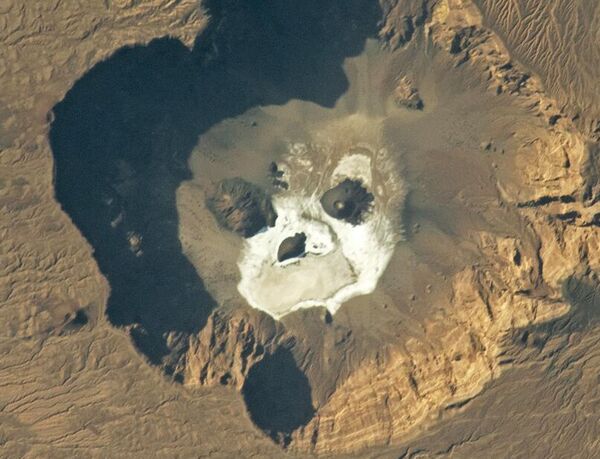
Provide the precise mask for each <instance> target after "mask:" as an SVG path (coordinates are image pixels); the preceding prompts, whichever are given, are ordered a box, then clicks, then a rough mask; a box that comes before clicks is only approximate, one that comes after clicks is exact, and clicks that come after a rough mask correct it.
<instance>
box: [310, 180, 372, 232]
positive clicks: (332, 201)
mask: <svg viewBox="0 0 600 459" xmlns="http://www.w3.org/2000/svg"><path fill="white" fill-rule="evenodd" d="M372 203H373V195H372V194H371V193H369V192H368V191H367V190H366V188H365V187H364V186H363V185H362V183H361V182H360V181H358V180H351V179H345V180H344V181H343V182H341V183H339V184H338V185H336V186H335V187H333V188H331V189H330V190H327V191H326V192H325V193H324V194H323V197H322V198H321V205H322V206H323V209H324V210H325V212H327V214H328V215H329V216H331V217H333V218H337V219H338V220H345V221H347V222H348V223H351V224H353V225H359V224H360V223H362V222H363V220H364V217H365V214H366V213H367V212H368V211H369V209H370V208H371V205H372Z"/></svg>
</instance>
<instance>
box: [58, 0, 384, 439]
mask: <svg viewBox="0 0 600 459" xmlns="http://www.w3.org/2000/svg"><path fill="white" fill-rule="evenodd" d="M204 6H205V8H206V11H207V12H208V13H209V15H210V16H211V22H210V24H209V25H208V27H207V28H206V30H205V31H204V32H203V33H202V34H201V35H200V36H199V37H198V39H197V41H196V44H195V46H194V48H193V49H192V50H189V49H188V48H186V47H185V46H184V45H183V44H182V43H181V42H179V41H177V40H174V39H170V38H162V39H157V40H154V41H152V42H150V43H149V44H148V45H145V46H133V47H126V48H123V49H120V50H118V51H117V52H116V53H114V55H112V56H111V57H110V58H109V59H107V60H106V61H104V62H101V63H99V64H97V65H96V66H94V67H93V68H92V69H91V70H90V71H89V72H87V73H86V74H85V75H84V76H83V77H82V78H81V79H80V80H79V81H77V82H76V83H75V84H74V86H73V87H72V88H71V90H70V91H69V92H68V93H67V94H66V96H65V97H64V99H63V100H62V101H61V102H60V103H58V104H57V105H56V106H55V107H54V108H53V113H54V119H53V122H52V124H51V129H50V142H51V146H52V150H53V154H54V159H55V188H56V198H57V199H58V201H59V202H60V203H61V205H62V207H63V209H64V210H65V212H67V213H68V214H69V216H70V217H71V218H72V220H73V222H74V223H75V225H76V226H77V227H78V228H79V230H80V231H81V232H82V234H83V235H84V236H85V238H86V239H87V240H88V241H89V243H90V244H91V245H92V247H93V250H94V256H95V258H96V260H97V263H98V266H99V268H100V270H101V271H102V273H103V275H104V276H105V277H106V278H107V280H108V282H109V284H110V288H111V294H110V297H109V299H108V305H107V311H106V313H107V316H108V319H109V320H110V322H111V323H112V324H114V325H115V326H120V327H127V328H128V330H129V331H130V333H131V336H132V339H133V340H134V342H135V343H136V345H137V347H138V348H139V350H140V351H141V352H142V353H144V354H145V355H146V356H147V357H148V358H149V360H150V361H151V362H152V363H154V364H159V365H162V367H163V368H164V370H165V371H166V372H167V373H170V374H172V373H174V374H175V375H176V376H179V375H180V374H181V372H182V365H185V361H184V355H185V351H186V349H187V347H188V343H187V337H188V336H190V335H191V334H196V333H198V332H199V331H200V330H202V328H203V327H204V325H205V324H206V321H207V318H208V316H209V315H210V314H211V311H212V310H214V309H215V308H216V307H217V304H216V302H215V300H214V299H213V298H212V297H211V295H210V294H209V293H208V292H207V290H206V288H205V286H204V284H203V281H202V279H201V277H200V276H199V274H198V273H197V271H196V269H195V268H194V266H193V265H192V264H191V263H190V261H189V260H188V259H187V258H186V256H185V255H184V254H183V252H182V246H181V243H180V240H179V236H178V227H179V215H178V212H177V207H176V191H177V189H178V187H179V186H180V184H181V183H182V182H183V181H185V180H189V179H191V172H190V170H189V168H188V164H187V163H188V159H189V156H190V153H191V151H192V149H193V148H194V146H195V145H196V144H197V142H198V137H199V136H200V135H202V134H203V133H204V132H205V131H206V130H207V129H209V128H210V127H211V126H213V125H215V124H216V123H219V122H220V121H221V120H224V119H226V118H230V117H234V116H237V115H239V114H241V113H244V112H245V111H247V110H249V109H250V108H252V107H255V106H260V105H268V104H283V103H285V102H287V101H289V100H290V99H303V100H307V101H311V102H314V103H316V104H320V105H322V106H327V107H330V106H332V105H333V104H334V103H335V102H336V101H337V99H338V98H339V97H340V96H341V95H342V94H343V93H344V92H345V91H346V90H347V88H348V81H347V79H346V76H345V74H344V72H343V69H342V63H343V61H344V59H345V58H347V57H349V56H354V55H357V54H358V53H360V52H361V50H362V49H363V46H364V43H365V40H366V39H367V38H368V37H370V36H373V35H374V34H375V30H376V23H377V21H378V20H379V18H380V14H381V13H380V11H379V7H378V5H377V4H376V2H371V1H367V0H353V1H346V0H343V1H342V0H334V1H331V0H330V1H286V2H277V1H267V2H262V1H257V0H256V1H225V2H221V1H208V2H206V3H205V5H204ZM282 352H283V351H282ZM269 362H270V363H269ZM284 367H285V368H284ZM276 369H283V370H285V371H284V374H283V376H282V378H284V379H285V378H287V379H286V380H289V381H291V382H292V383H293V384H295V385H296V386H297V387H296V386H294V387H296V390H294V389H292V391H291V392H289V394H287V395H286V394H285V393H283V391H282V393H281V394H280V395H281V397H283V399H282V403H284V405H282V406H284V408H285V409H282V411H280V412H278V413H279V414H277V415H276V416H274V417H271V416H269V417H270V420H269V421H268V422H267V420H264V421H263V419H265V418H264V417H262V416H264V413H265V412H264V406H263V405H262V402H263V401H265V403H267V402H268V401H269V400H268V399H266V398H265V397H266V396H267V394H264V392H261V389H260V384H259V385H257V384H255V383H254V382H253V381H263V380H265V381H268V380H269V379H270V377H269V375H270V374H271V372H272V371H275V370H276ZM277 377H278V376H277ZM302 378H304V379H302ZM255 391H258V392H256V393H254V392H255ZM244 394H245V398H246V400H247V401H248V408H249V411H250V412H251V416H252V418H253V419H255V421H256V422H257V424H258V425H259V426H261V427H262V428H263V429H265V430H266V431H268V432H271V433H273V432H283V433H289V432H291V431H292V430H293V429H295V428H297V427H298V426H300V425H302V424H303V423H305V422H307V421H308V420H309V419H310V417H311V416H312V405H311V403H310V390H309V388H308V383H307V382H306V378H305V377H304V376H303V375H302V373H301V372H300V370H298V369H297V367H296V366H295V363H294V359H293V358H292V357H291V354H289V355H287V354H285V355H284V354H278V353H275V354H273V356H272V357H271V358H270V359H269V360H265V361H264V363H261V365H260V367H257V368H256V369H253V370H251V375H250V376H249V382H248V384H247V385H246V386H245V387H244ZM286 397H287V398H286ZM270 400H271V401H272V402H273V403H275V402H277V403H279V401H276V400H274V399H270ZM267 404H268V403H267ZM308 407H310V409H309V408H308ZM277 416H279V418H278V417H277ZM273 435H274V434H273Z"/></svg>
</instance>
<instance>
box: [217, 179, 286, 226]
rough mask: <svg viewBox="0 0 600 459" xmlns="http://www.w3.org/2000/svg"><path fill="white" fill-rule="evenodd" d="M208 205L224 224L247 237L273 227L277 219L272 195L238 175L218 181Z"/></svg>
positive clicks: (221, 223) (220, 222) (222, 224)
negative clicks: (267, 227)
mask: <svg viewBox="0 0 600 459" xmlns="http://www.w3.org/2000/svg"><path fill="white" fill-rule="evenodd" d="M207 204H208V208H209V209H210V210H211V212H212V213H213V214H214V216H215V218H216V219H217V221H218V222H219V224H220V225H221V226H223V227H224V228H226V229H228V230H230V231H233V232H235V233H237V234H239V235H241V236H244V237H252V236H254V235H255V234H256V233H258V232H259V231H260V230H261V229H263V228H264V227H266V226H273V225H274V224H275V220H276V219H277V214H276V213H275V210H274V209H273V205H272V204H271V198H270V197H269V196H268V195H267V194H266V193H265V192H264V191H263V190H261V189H260V188H259V187H258V186H256V185H254V184H252V183H250V182H247V181H246V180H244V179H242V178H239V177H236V178H233V179H226V180H222V181H221V182H219V184H218V185H217V190H216V191H215V193H214V194H213V195H212V196H211V197H210V198H209V199H208V201H207Z"/></svg>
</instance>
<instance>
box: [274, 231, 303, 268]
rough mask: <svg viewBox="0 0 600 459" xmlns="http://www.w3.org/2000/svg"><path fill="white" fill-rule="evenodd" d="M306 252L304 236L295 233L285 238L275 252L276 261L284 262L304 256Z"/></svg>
mask: <svg viewBox="0 0 600 459" xmlns="http://www.w3.org/2000/svg"><path fill="white" fill-rule="evenodd" d="M305 250H306V234H304V233H296V234H294V235H293V236H290V237H286V238H285V239H284V240H283V241H281V244H279V249H278V250H277V261H285V260H289V259H291V258H298V257H300V256H302V255H304V252H305Z"/></svg>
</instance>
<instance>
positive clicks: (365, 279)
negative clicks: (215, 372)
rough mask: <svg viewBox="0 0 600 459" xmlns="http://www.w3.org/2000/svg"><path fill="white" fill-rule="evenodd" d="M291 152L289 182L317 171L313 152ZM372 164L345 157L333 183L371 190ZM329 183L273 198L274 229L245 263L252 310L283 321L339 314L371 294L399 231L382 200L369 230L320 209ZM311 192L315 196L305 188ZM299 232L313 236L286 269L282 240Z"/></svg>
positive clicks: (252, 241) (250, 248) (244, 283)
mask: <svg viewBox="0 0 600 459" xmlns="http://www.w3.org/2000/svg"><path fill="white" fill-rule="evenodd" d="M290 150H291V151H290V153H291V157H293V159H294V160H295V162H293V164H291V165H284V167H283V169H284V170H285V171H286V175H288V174H290V175H293V174H300V175H304V174H306V173H307V172H310V171H311V169H312V168H314V164H313V162H312V161H311V160H310V157H309V155H308V149H307V148H306V147H302V146H299V145H298V144H296V145H293V146H292V148H290ZM372 163H373V161H372V158H371V157H369V156H368V155H366V154H358V153H352V154H347V155H344V156H343V157H342V158H339V160H338V161H337V162H336V165H335V168H334V169H333V171H331V172H330V173H329V174H328V175H329V177H330V178H331V180H327V182H333V183H339V182H340V181H342V180H344V179H345V178H351V179H359V180H361V182H362V183H363V184H364V185H365V186H367V187H371V186H372V185H373V174H372V171H371V170H372V167H373V166H374V165H373V164H372ZM299 165H300V166H301V167H298V166H299ZM323 172H325V171H323ZM323 182H324V180H323V177H318V178H317V179H316V180H315V181H314V182H313V181H311V180H308V179H307V180H301V183H302V188H303V189H293V188H292V187H290V190H289V191H288V192H285V193H282V194H279V195H276V196H274V198H273V206H274V208H275V210H276V212H277V215H278V218H277V221H276V223H275V226H274V227H272V228H267V229H266V230H265V231H263V232H261V233H259V234H257V235H255V236H254V237H252V238H249V239H247V240H246V241H245V245H244V248H243V251H242V256H241V259H240V261H239V263H238V266H239V269H240V273H241V281H240V283H239V285H238V290H239V291H240V293H241V294H242V295H243V296H244V297H245V298H246V300H247V301H248V303H249V304H250V305H251V306H253V307H255V308H257V309H261V310H263V311H265V312H267V313H269V314H270V315H272V316H273V317H275V318H277V319H279V318H281V317H283V316H284V315H286V314H288V313H290V312H292V311H295V310H297V309H300V308H307V307H314V306H324V307H326V308H327V309H328V310H329V311H330V312H331V313H332V314H334V313H335V312H336V311H337V310H338V309H339V307H340V306H341V305H342V304H343V303H344V302H345V301H347V300H349V299H350V298H352V297H354V296H357V295H364V294H368V293H370V292H372V291H373V290H374V289H375V287H376V286H377V281H378V279H379V278H380V276H381V275H382V274H383V272H384V270H385V268H386V266H387V264H388V262H389V260H390V258H391V256H392V254H393V251H394V247H395V244H396V242H397V240H398V233H399V231H398V230H397V228H395V227H394V224H393V222H392V221H391V219H390V218H388V216H387V215H385V213H384V212H383V209H384V207H385V206H384V205H382V203H380V202H378V199H379V198H378V196H375V203H374V206H373V209H372V211H371V213H370V214H369V215H367V216H366V219H365V221H364V222H363V223H362V224H359V225H352V224H350V223H347V222H345V221H342V220H337V219H335V218H332V217H330V216H329V215H327V214H326V213H325V211H324V210H323V208H322V206H321V203H320V202H319V198H320V196H321V195H322V191H324V190H321V189H319V188H318V186H317V185H316V183H323ZM311 186H314V188H315V189H313V190H309V189H306V188H307V187H308V188H310V187H311ZM327 186H329V185H327ZM378 188H381V186H379V187H378ZM389 191H394V190H389ZM377 194H380V193H377ZM300 232H303V233H305V235H306V253H305V255H304V256H302V257H299V258H293V259H288V260H285V261H284V262H282V263H279V262H278V261H277V250H278V248H279V245H280V244H281V241H283V240H284V239H285V238H287V237H289V236H293V235H294V234H296V233H300Z"/></svg>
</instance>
